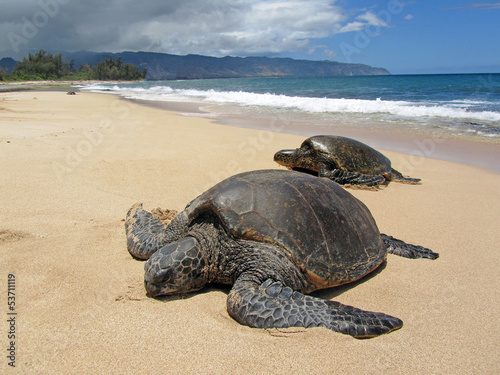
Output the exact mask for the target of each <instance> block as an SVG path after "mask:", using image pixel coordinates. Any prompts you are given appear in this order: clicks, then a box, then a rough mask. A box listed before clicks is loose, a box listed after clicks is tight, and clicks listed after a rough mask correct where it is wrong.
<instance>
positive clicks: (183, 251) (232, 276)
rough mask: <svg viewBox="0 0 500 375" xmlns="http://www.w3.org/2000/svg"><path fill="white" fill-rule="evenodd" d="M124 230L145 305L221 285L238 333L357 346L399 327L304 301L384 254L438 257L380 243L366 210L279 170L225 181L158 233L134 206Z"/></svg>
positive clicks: (385, 318)
mask: <svg viewBox="0 0 500 375" xmlns="http://www.w3.org/2000/svg"><path fill="white" fill-rule="evenodd" d="M125 227H126V233H127V245H128V250H129V252H130V253H131V254H132V255H133V256H134V257H136V258H139V259H148V261H147V262H146V263H145V276H144V280H145V281H144V282H145V288H146V290H147V293H148V295H149V296H152V297H154V296H160V295H172V294H180V293H186V292H192V291H195V290H199V289H201V288H203V287H204V286H205V285H206V284H208V283H222V284H228V285H232V289H231V292H230V293H229V295H228V299H227V309H228V312H229V314H230V315H231V316H232V317H233V318H234V319H236V320H237V321H238V322H240V323H242V324H245V325H248V326H251V327H259V328H272V327H277V328H279V327H297V326H300V327H326V328H329V329H331V330H333V331H337V332H341V333H344V334H349V335H352V336H354V337H359V338H362V337H373V336H378V335H380V334H383V333H387V332H390V331H392V330H395V329H398V328H400V327H401V326H402V324H403V323H402V321H401V320H399V319H398V318H395V317H392V316H389V315H386V314H383V313H377V312H369V311H363V310H360V309H356V308H354V307H351V306H345V305H342V304H340V303H339V302H334V301H328V300H322V299H319V298H315V297H311V296H307V295H305V294H306V293H310V292H312V291H314V290H318V289H323V288H329V287H333V286H337V285H340V284H344V283H349V282H352V281H355V280H357V279H359V278H361V277H363V276H365V275H366V274H368V273H370V272H371V271H373V270H374V269H375V268H377V267H378V266H379V265H380V264H381V263H382V262H383V261H384V260H385V259H386V254H387V253H388V252H391V253H394V254H398V255H402V256H405V257H408V258H430V259H434V258H436V257H437V256H438V254H436V253H433V252H432V251H430V250H429V249H426V248H423V247H421V246H415V245H410V244H406V243H404V242H402V241H400V240H396V239H394V238H392V237H389V236H386V235H383V234H380V232H379V230H378V228H377V225H376V223H375V221H374V219H373V217H372V215H371V214H370V211H369V210H368V208H367V207H366V206H365V205H364V204H363V203H362V202H360V201H359V200H358V199H356V198H355V197H353V196H352V195H351V194H350V193H349V192H347V191H345V190H344V189H342V188H341V187H340V186H339V185H338V184H336V183H334V182H332V181H330V180H327V179H319V178H317V177H313V176H311V175H308V174H304V173H299V172H294V171H286V170H262V171H254V172H247V173H242V174H239V175H236V176H233V177H230V178H228V179H226V180H224V181H222V182H221V183H219V184H217V185H215V186H214V187H212V188H211V189H209V190H207V191H206V192H205V193H203V194H201V195H200V196H199V197H197V198H196V199H194V200H193V201H192V202H191V203H189V204H188V205H187V207H186V208H185V209H184V211H182V212H181V213H179V214H178V215H177V216H176V217H175V218H174V219H173V220H172V222H171V223H170V224H169V225H168V226H167V227H165V226H164V225H163V224H162V223H161V222H160V221H159V220H158V219H157V218H156V217H155V216H153V215H152V214H151V213H150V212H147V211H145V210H144V209H143V208H142V204H136V205H134V206H133V207H132V208H131V209H130V210H129V212H128V214H127V219H126V222H125Z"/></svg>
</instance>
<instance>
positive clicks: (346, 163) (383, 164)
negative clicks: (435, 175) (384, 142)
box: [274, 135, 420, 186]
mask: <svg viewBox="0 0 500 375" xmlns="http://www.w3.org/2000/svg"><path fill="white" fill-rule="evenodd" d="M274 161H275V162H277V163H278V164H280V165H283V166H285V167H287V168H289V169H293V170H297V171H305V172H312V173H314V174H317V175H318V176H319V177H326V178H329V179H331V180H333V181H335V182H337V183H339V184H352V185H366V186H377V185H380V184H381V183H382V182H384V181H385V180H387V181H398V182H404V183H407V184H418V183H419V182H420V179H418V178H409V177H404V176H403V175H402V174H401V173H399V172H398V171H396V170H395V169H393V168H392V167H391V161H390V160H389V159H388V158H387V157H386V156H384V155H382V154H381V153H380V152H378V151H377V150H374V149H373V148H371V147H370V146H368V145H366V144H364V143H361V142H359V141H357V140H355V139H351V138H346V137H340V136H335V135H317V136H314V137H311V138H308V139H306V140H305V141H304V142H303V143H302V145H301V146H300V148H297V149H295V150H281V151H278V152H277V153H276V154H275V155H274Z"/></svg>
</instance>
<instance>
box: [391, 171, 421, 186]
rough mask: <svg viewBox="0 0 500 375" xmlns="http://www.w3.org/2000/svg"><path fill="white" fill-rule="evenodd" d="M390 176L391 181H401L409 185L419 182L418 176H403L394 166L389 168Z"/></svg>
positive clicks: (418, 183)
mask: <svg viewBox="0 0 500 375" xmlns="http://www.w3.org/2000/svg"><path fill="white" fill-rule="evenodd" d="M390 176H391V180H392V181H397V182H402V183H404V184H410V185H420V184H421V182H420V181H421V180H420V178H412V177H405V176H403V175H402V174H401V172H398V171H397V170H395V169H394V168H391V173H390Z"/></svg>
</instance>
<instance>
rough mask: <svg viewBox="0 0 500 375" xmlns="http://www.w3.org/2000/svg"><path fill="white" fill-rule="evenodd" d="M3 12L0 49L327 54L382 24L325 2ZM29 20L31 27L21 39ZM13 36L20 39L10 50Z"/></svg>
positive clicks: (63, 4) (121, 2)
mask: <svg viewBox="0 0 500 375" xmlns="http://www.w3.org/2000/svg"><path fill="white" fill-rule="evenodd" d="M51 7H52V8H51ZM2 8H3V9H2V14H1V15H0V51H2V50H3V51H9V50H11V51H12V50H13V49H15V48H13V47H18V49H22V48H24V49H29V48H31V49H38V48H45V49H52V50H59V49H60V50H68V51H75V50H93V51H109V52H119V51H124V50H130V51H139V50H141V51H156V52H168V53H176V54H188V53H197V54H206V55H213V56H224V55H240V56H245V55H256V54H268V55H271V54H283V53H290V52H307V51H317V50H323V51H324V53H325V54H327V55H328V56H333V55H334V54H335V52H334V51H331V50H330V49H329V47H328V46H325V45H324V40H325V38H330V37H332V36H334V35H335V34H338V33H346V32H354V31H359V30H363V28H365V27H367V26H369V25H374V26H378V27H387V26H388V25H387V24H386V23H385V22H384V21H382V20H381V19H379V18H378V17H377V16H376V15H375V14H373V13H372V12H370V11H357V13H356V12H355V11H346V10H345V9H343V8H341V7H340V6H337V5H336V3H335V1H331V0H211V1H206V0H169V1H164V0H150V1H147V2H138V1H135V0H109V1H100V0H86V1H85V2H83V1H77V0H24V1H22V2H13V1H11V2H7V3H6V5H2ZM361 12H363V13H361ZM360 13H361V14H360ZM29 23H31V25H34V29H33V27H31V29H32V30H31V31H32V32H31V33H28V34H29V35H27V30H28V29H29V27H28V26H27V24H29ZM33 30H35V31H36V32H35V31H33ZM28 31H29V30H28ZM9 35H10V37H9ZM13 35H15V36H19V37H20V38H21V41H20V40H19V39H17V45H15V46H14V45H13V42H12V36H13ZM21 47H22V48H21Z"/></svg>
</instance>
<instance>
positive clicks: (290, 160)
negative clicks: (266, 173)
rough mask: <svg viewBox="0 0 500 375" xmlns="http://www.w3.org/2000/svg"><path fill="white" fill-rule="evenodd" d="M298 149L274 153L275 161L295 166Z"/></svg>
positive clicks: (288, 166)
mask: <svg viewBox="0 0 500 375" xmlns="http://www.w3.org/2000/svg"><path fill="white" fill-rule="evenodd" d="M295 153H296V150H281V151H278V152H277V153H276V154H274V161H275V162H276V163H278V164H279V165H282V166H284V167H287V168H289V169H292V168H293V167H295V163H296V161H295V159H296V157H295Z"/></svg>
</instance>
